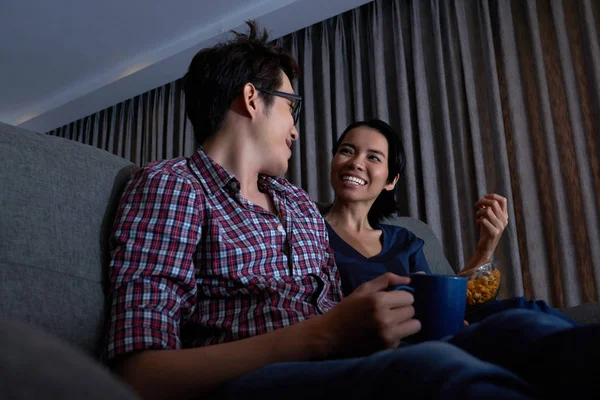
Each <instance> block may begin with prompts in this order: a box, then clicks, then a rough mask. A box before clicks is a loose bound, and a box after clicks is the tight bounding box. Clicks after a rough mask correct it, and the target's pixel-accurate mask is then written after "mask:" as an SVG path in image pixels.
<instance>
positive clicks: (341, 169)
mask: <svg viewBox="0 0 600 400" xmlns="http://www.w3.org/2000/svg"><path fill="white" fill-rule="evenodd" d="M388 151H389V146H388V142H387V139H386V138H385V136H383V135H382V134H381V133H380V132H378V131H377V130H375V129H373V128H369V127H368V126H360V127H358V128H354V129H352V130H351V131H350V132H348V133H347V134H346V136H345V137H344V140H343V141H342V142H341V143H340V146H339V148H338V150H337V152H336V153H335V155H334V157H333V160H332V161H331V177H330V178H331V185H332V187H333V190H334V192H335V195H336V198H337V199H339V200H344V201H375V199H376V198H377V196H379V194H380V193H381V191H382V190H384V189H385V190H391V189H393V188H394V185H395V181H396V180H394V181H393V182H392V183H388V182H387V179H388V172H389V171H388Z"/></svg>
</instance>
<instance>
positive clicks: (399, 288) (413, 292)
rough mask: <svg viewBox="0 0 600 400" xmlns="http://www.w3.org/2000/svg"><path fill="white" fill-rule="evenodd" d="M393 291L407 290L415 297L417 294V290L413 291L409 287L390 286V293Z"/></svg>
mask: <svg viewBox="0 0 600 400" xmlns="http://www.w3.org/2000/svg"><path fill="white" fill-rule="evenodd" d="M392 290H405V291H407V292H410V293H411V294H413V295H414V294H415V289H413V288H411V287H410V286H407V285H396V286H390V287H389V288H388V292H390V291H392Z"/></svg>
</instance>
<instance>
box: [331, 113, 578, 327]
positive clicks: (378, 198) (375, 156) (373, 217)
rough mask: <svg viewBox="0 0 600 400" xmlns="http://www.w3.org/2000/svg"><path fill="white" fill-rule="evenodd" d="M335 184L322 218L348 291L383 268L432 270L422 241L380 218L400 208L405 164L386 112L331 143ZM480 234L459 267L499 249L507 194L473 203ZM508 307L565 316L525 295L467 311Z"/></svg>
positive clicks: (476, 316) (476, 315)
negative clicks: (398, 200)
mask: <svg viewBox="0 0 600 400" xmlns="http://www.w3.org/2000/svg"><path fill="white" fill-rule="evenodd" d="M333 155H334V157H333V160H332V161H331V184H332V187H333V189H334V192H335V201H334V203H333V204H332V206H331V207H330V208H329V209H328V210H326V212H325V214H324V218H325V221H326V225H327V229H328V230H329V240H330V245H331V248H332V250H333V252H334V255H335V260H336V264H337V265H338V269H339V271H340V277H341V280H342V289H343V292H344V295H346V296H347V295H348V294H350V293H351V292H353V291H354V290H355V289H356V288H357V287H358V286H360V285H361V284H362V283H364V282H366V281H369V280H371V279H373V278H375V277H377V276H379V275H381V274H383V273H385V272H393V273H395V274H397V275H408V274H410V273H427V274H429V273H431V271H430V270H429V266H428V265H427V260H426V259H425V255H424V253H423V241H422V240H421V239H419V238H418V237H416V236H415V235H414V234H413V233H412V232H410V231H408V230H407V229H405V228H402V227H399V226H394V225H385V224H381V223H380V221H381V220H382V219H383V218H385V217H387V216H389V215H391V214H392V213H393V212H394V211H395V209H396V202H395V200H394V188H395V186H396V183H397V182H398V179H399V178H400V174H401V173H402V170H403V169H404V164H405V156H404V148H403V146H402V143H401V140H400V137H399V136H398V135H397V134H396V132H395V131H394V130H393V129H392V127H391V126H389V125H388V124H387V123H385V122H383V121H381V120H377V119H376V120H370V121H359V122H355V123H354V124H352V125H350V126H349V127H348V128H346V130H345V131H344V132H343V133H342V135H341V136H340V138H339V140H338V141H337V143H336V144H335V146H334V148H333ZM475 206H477V207H479V208H480V210H479V211H477V213H476V218H477V219H476V223H477V224H478V225H479V227H480V238H479V241H478V243H477V249H476V251H475V254H474V255H473V257H471V259H470V261H469V262H468V263H467V265H466V266H465V267H464V268H463V269H462V271H461V272H464V271H467V270H469V269H472V268H475V267H477V266H479V265H482V264H485V263H486V262H487V261H488V260H489V259H490V258H491V257H492V255H493V254H494V251H495V249H496V246H497V245H498V241H499V240H500V237H501V235H502V233H503V232H504V229H505V228H506V226H507V224H508V212H507V201H506V199H505V198H504V197H502V196H499V195H497V194H487V195H485V196H483V197H482V198H481V199H480V200H479V201H477V202H476V203H475ZM507 308H531V309H536V310H541V311H544V312H547V313H552V314H555V315H558V316H560V317H561V318H564V319H567V320H569V321H570V322H572V321H571V320H570V319H568V318H566V317H565V316H564V315H563V314H561V313H558V312H557V311H556V310H554V309H552V308H550V307H549V306H548V305H547V304H546V303H545V302H543V301H538V302H530V301H525V299H524V298H512V299H507V300H504V301H497V302H493V303H491V304H489V305H488V306H486V307H483V308H481V309H479V310H476V311H474V312H473V313H469V315H467V321H469V322H476V321H479V320H481V319H483V318H484V317H486V316H488V315H490V314H491V313H495V312H497V311H500V310H503V309H507Z"/></svg>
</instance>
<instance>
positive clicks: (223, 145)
mask: <svg viewBox="0 0 600 400" xmlns="http://www.w3.org/2000/svg"><path fill="white" fill-rule="evenodd" d="M243 138H244V135H243V134H241V133H240V132H227V131H221V132H219V133H218V134H216V135H215V136H213V137H212V138H211V139H209V140H208V141H206V143H204V145H203V146H202V149H203V150H204V152H205V153H206V154H207V155H208V156H209V157H210V158H212V159H213V160H214V161H215V162H216V163H217V164H219V165H220V166H222V167H223V168H225V169H226V170H227V172H229V173H230V174H232V175H234V176H235V177H236V178H237V180H238V181H239V182H240V192H241V195H242V196H243V197H245V198H246V199H252V198H254V197H255V196H256V194H257V193H258V174H259V170H260V166H259V164H258V163H257V162H256V161H257V160H255V157H254V154H255V151H254V150H253V149H252V148H251V145H250V144H248V143H246V142H245V141H244V140H243Z"/></svg>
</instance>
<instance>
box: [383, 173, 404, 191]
mask: <svg viewBox="0 0 600 400" xmlns="http://www.w3.org/2000/svg"><path fill="white" fill-rule="evenodd" d="M398 179H400V174H396V176H395V177H394V180H393V181H391V182H390V183H388V184H387V185H385V187H384V189H385V190H387V191H390V190H394V188H395V187H396V183H398Z"/></svg>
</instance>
